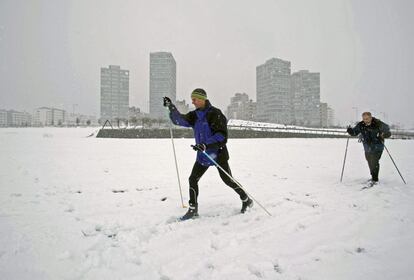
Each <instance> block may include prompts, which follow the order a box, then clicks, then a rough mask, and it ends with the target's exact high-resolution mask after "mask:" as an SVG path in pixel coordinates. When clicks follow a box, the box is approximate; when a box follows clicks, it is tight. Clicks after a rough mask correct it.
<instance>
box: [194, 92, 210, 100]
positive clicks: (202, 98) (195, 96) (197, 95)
mask: <svg viewBox="0 0 414 280" xmlns="http://www.w3.org/2000/svg"><path fill="white" fill-rule="evenodd" d="M191 98H198V99H201V100H207V96H205V95H203V94H202V93H198V92H196V91H193V92H192V93H191Z"/></svg>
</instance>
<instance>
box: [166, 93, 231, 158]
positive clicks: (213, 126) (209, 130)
mask: <svg viewBox="0 0 414 280" xmlns="http://www.w3.org/2000/svg"><path fill="white" fill-rule="evenodd" d="M170 118H171V120H172V122H173V123H174V124H176V125H179V126H184V127H192V128H193V131H194V138H195V141H196V144H205V145H206V147H207V150H206V152H207V154H209V155H210V156H211V157H212V158H213V159H214V160H215V161H218V162H220V161H225V160H228V159H229V153H228V151H227V147H226V143H227V119H226V117H225V116H224V115H223V113H222V112H221V111H220V109H218V108H216V107H213V106H212V105H211V103H210V101H208V100H207V101H206V106H205V107H204V108H203V109H196V110H194V111H191V112H189V113H188V114H181V113H180V112H179V111H178V110H177V108H176V107H175V106H172V107H171V108H170ZM197 162H199V163H200V164H201V165H204V166H211V165H214V164H213V163H212V162H211V160H210V159H208V158H207V156H205V155H204V154H203V153H202V152H197Z"/></svg>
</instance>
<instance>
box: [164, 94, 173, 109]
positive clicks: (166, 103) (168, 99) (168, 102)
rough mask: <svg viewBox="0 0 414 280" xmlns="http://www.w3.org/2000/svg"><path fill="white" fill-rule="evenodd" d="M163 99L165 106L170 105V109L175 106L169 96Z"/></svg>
mask: <svg viewBox="0 0 414 280" xmlns="http://www.w3.org/2000/svg"><path fill="white" fill-rule="evenodd" d="M162 99H163V105H164V107H168V109H170V108H171V107H172V106H173V104H172V102H171V99H170V98H169V97H168V96H164V97H163V98H162Z"/></svg>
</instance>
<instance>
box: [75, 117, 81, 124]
mask: <svg viewBox="0 0 414 280" xmlns="http://www.w3.org/2000/svg"><path fill="white" fill-rule="evenodd" d="M79 123H80V119H79V118H78V117H77V118H76V126H79Z"/></svg>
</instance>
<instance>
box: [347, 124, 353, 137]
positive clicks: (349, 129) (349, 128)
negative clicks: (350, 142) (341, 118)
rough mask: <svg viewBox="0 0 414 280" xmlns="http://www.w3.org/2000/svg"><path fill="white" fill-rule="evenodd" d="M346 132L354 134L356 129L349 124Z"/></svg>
mask: <svg viewBox="0 0 414 280" xmlns="http://www.w3.org/2000/svg"><path fill="white" fill-rule="evenodd" d="M346 132H348V134H349V135H352V134H354V130H353V129H352V127H351V126H350V125H348V127H347V129H346Z"/></svg>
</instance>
